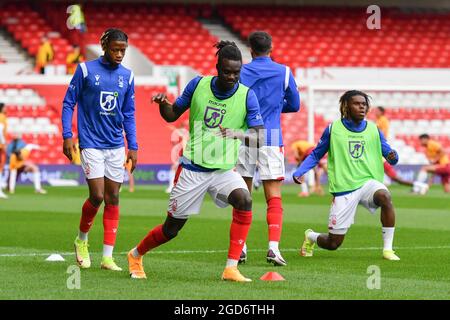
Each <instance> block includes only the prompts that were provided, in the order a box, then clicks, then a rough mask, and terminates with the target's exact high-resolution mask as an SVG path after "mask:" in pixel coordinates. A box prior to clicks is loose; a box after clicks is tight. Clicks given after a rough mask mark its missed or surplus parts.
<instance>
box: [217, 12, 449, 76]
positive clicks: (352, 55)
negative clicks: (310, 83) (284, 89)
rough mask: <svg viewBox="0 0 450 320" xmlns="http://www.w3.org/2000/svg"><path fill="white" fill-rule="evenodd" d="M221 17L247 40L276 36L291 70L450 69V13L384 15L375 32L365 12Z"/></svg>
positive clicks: (277, 53)
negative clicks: (259, 34) (259, 33)
mask: <svg viewBox="0 0 450 320" xmlns="http://www.w3.org/2000/svg"><path fill="white" fill-rule="evenodd" d="M219 12H220V14H221V15H222V16H223V17H224V20H225V22H226V23H228V24H229V25H230V26H231V27H232V28H233V29H234V30H235V31H236V32H238V33H239V34H240V35H241V36H242V37H243V38H247V36H248V35H249V34H250V32H252V31H253V30H258V29H259V30H266V31H268V32H269V33H271V34H272V36H273V41H274V51H273V57H274V59H275V60H277V61H279V62H280V63H285V64H288V65H289V66H291V68H298V67H321V66H347V67H362V66H364V67H394V68H401V67H417V68H423V67H427V68H444V67H445V68H448V67H449V66H450V54H449V53H450V37H449V34H450V13H449V12H447V11H443V12H442V13H416V12H405V11H401V10H399V9H383V27H382V28H381V29H380V30H377V32H372V30H369V29H368V28H367V27H366V20H367V14H366V12H365V11H364V10H360V9H359V8H338V7H335V8H332V9H330V8H328V10H324V9H323V8H320V7H286V6H280V7H273V6H272V7H267V6H258V7H255V6H222V7H220V8H219Z"/></svg>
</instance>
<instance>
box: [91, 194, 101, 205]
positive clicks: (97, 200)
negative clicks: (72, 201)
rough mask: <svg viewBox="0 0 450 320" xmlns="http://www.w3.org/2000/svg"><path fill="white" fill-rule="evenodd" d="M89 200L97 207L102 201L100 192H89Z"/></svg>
mask: <svg viewBox="0 0 450 320" xmlns="http://www.w3.org/2000/svg"><path fill="white" fill-rule="evenodd" d="M89 200H90V202H91V203H92V204H93V205H94V206H95V207H99V206H100V205H101V204H102V202H103V194H102V193H94V194H91V195H90V196H89Z"/></svg>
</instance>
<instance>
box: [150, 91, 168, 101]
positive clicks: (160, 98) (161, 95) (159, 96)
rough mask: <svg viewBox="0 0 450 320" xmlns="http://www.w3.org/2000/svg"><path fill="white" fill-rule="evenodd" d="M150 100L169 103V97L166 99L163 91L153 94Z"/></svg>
mask: <svg viewBox="0 0 450 320" xmlns="http://www.w3.org/2000/svg"><path fill="white" fill-rule="evenodd" d="M152 101H153V102H156V103H157V104H162V103H169V104H170V101H169V99H167V96H166V94H165V93H158V94H157V95H155V96H153V98H152Z"/></svg>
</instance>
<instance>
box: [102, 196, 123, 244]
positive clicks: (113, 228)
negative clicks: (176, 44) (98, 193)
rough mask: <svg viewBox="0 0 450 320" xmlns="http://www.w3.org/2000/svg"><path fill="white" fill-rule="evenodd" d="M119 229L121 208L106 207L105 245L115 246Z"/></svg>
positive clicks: (104, 216) (104, 223)
mask: <svg viewBox="0 0 450 320" xmlns="http://www.w3.org/2000/svg"><path fill="white" fill-rule="evenodd" d="M118 227H119V206H113V205H111V204H107V205H105V212H104V213H103V244H106V245H109V246H114V244H115V243H116V236H117V228H118Z"/></svg>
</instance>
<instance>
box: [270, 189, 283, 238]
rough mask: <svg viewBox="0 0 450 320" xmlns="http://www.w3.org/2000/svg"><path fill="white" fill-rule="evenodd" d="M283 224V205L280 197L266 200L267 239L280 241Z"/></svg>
mask: <svg viewBox="0 0 450 320" xmlns="http://www.w3.org/2000/svg"><path fill="white" fill-rule="evenodd" d="M282 224H283V207H282V205H281V198H279V197H273V198H270V199H269V200H267V225H268V226H269V241H277V242H280V238H281V228H282Z"/></svg>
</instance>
